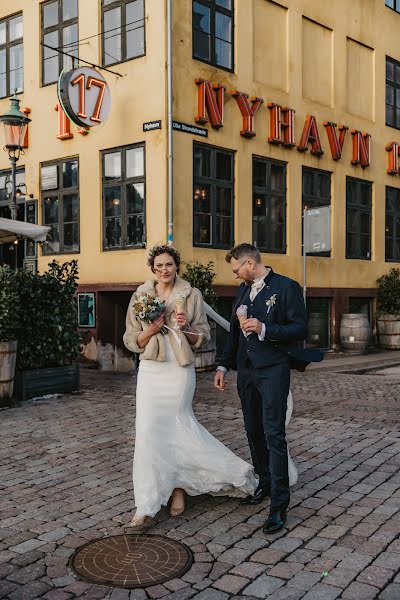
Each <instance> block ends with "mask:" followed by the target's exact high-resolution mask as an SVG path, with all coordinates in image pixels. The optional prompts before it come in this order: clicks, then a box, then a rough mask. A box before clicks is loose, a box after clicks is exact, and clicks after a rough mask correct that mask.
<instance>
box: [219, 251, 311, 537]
mask: <svg viewBox="0 0 400 600" xmlns="http://www.w3.org/2000/svg"><path fill="white" fill-rule="evenodd" d="M225 259H226V261H227V262H228V263H230V265H231V267H232V271H233V273H234V275H235V276H236V278H237V279H242V280H243V283H242V284H241V285H240V287H239V293H238V295H237V297H236V300H235V303H234V308H233V313H232V318H231V326H230V333H229V337H228V340H227V343H226V346H225V349H224V352H223V354H222V358H221V361H220V366H219V367H218V370H217V372H216V375H215V380H214V384H215V387H216V388H217V389H219V390H223V389H224V388H225V374H226V372H227V371H228V370H229V369H237V373H238V375H237V387H238V392H239V396H240V399H241V402H242V409H243V416H244V424H245V428H246V433H247V437H248V441H249V445H250V451H251V457H252V460H253V465H254V470H255V472H256V474H257V475H258V477H259V484H258V487H257V489H256V491H255V493H254V495H253V496H249V497H248V498H246V499H245V500H243V504H251V505H255V504H259V503H260V502H261V501H262V500H264V498H266V497H267V496H271V507H270V513H269V516H268V519H267V520H266V522H265V524H264V527H263V531H264V532H265V533H274V532H276V531H279V530H280V529H282V528H283V526H284V524H285V522H286V510H287V507H288V505H289V499H290V494H289V476H288V458H287V445H286V433H285V419H286V408H287V397H288V393H289V383H290V366H291V364H292V366H293V361H295V362H296V364H297V368H298V366H299V364H300V365H303V367H302V368H300V370H304V366H305V365H306V364H307V363H308V362H309V361H311V360H315V358H313V357H312V354H308V352H309V351H307V350H300V349H298V348H297V342H300V341H302V340H304V339H305V338H306V337H307V315H306V309H305V305H304V300H303V296H302V292H301V288H300V286H299V284H298V283H296V282H295V281H293V280H292V279H288V278H287V277H284V276H283V275H278V274H277V273H274V272H273V270H272V269H271V268H270V267H266V266H264V265H263V263H262V261H261V254H260V251H259V250H258V249H257V248H256V247H255V246H252V245H251V244H240V245H239V246H236V247H235V248H233V249H232V250H231V251H230V252H229V253H228V254H227V255H226V257H225ZM239 305H245V306H247V317H248V318H247V320H246V321H245V322H244V323H243V324H242V328H240V325H239V320H238V318H237V316H236V309H237V308H238V306H239ZM299 359H300V362H299ZM307 359H308V361H307ZM317 360H318V359H317ZM319 360H321V359H319ZM295 368H296V366H295Z"/></svg>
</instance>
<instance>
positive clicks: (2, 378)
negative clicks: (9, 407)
mask: <svg viewBox="0 0 400 600" xmlns="http://www.w3.org/2000/svg"><path fill="white" fill-rule="evenodd" d="M17 345H18V342H16V341H12V342H0V403H1V401H2V400H10V398H11V397H12V395H13V387H14V374H15V362H16V359H17Z"/></svg>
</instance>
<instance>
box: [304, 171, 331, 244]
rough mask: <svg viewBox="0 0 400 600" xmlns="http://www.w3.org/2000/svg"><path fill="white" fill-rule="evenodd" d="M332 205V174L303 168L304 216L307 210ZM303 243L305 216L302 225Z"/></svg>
mask: <svg viewBox="0 0 400 600" xmlns="http://www.w3.org/2000/svg"><path fill="white" fill-rule="evenodd" d="M330 205H331V173H329V171H321V170H320V169H311V168H309V167H303V171H302V211H301V212H302V215H303V211H304V209H305V208H318V207H319V206H330ZM301 239H302V243H303V216H302V223H301ZM330 255H331V253H330V252H316V253H310V252H308V253H307V256H330Z"/></svg>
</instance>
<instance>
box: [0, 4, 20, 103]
mask: <svg viewBox="0 0 400 600" xmlns="http://www.w3.org/2000/svg"><path fill="white" fill-rule="evenodd" d="M23 35H24V29H23V22H22V14H19V15H14V16H12V17H8V18H7V19H3V20H2V21H0V98H5V97H6V96H11V95H12V94H14V93H15V92H22V91H23V89H24V44H23Z"/></svg>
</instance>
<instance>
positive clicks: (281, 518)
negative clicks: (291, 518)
mask: <svg viewBox="0 0 400 600" xmlns="http://www.w3.org/2000/svg"><path fill="white" fill-rule="evenodd" d="M285 523H286V510H273V511H271V512H270V513H269V516H268V519H267V520H266V521H265V523H264V526H263V532H264V533H276V532H277V531H280V530H281V529H283V526H284V525H285Z"/></svg>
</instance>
